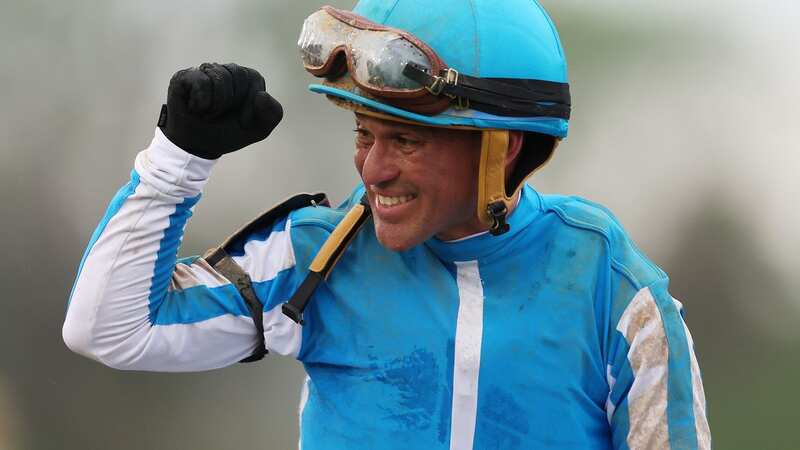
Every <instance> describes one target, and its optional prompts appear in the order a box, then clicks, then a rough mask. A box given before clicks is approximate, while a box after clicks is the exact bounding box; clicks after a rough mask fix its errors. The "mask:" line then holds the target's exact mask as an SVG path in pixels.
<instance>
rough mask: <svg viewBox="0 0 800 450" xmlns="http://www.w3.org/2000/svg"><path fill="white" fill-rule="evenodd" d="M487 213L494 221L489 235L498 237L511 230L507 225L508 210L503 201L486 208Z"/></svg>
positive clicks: (490, 204)
mask: <svg viewBox="0 0 800 450" xmlns="http://www.w3.org/2000/svg"><path fill="white" fill-rule="evenodd" d="M486 212H487V213H488V214H489V218H491V219H492V225H491V226H490V227H489V233H491V234H492V236H498V235H501V234H503V233H505V232H506V231H508V230H509V228H510V227H509V225H508V223H506V215H508V208H506V204H505V203H503V202H502V201H497V202H492V203H489V205H488V206H487V207H486Z"/></svg>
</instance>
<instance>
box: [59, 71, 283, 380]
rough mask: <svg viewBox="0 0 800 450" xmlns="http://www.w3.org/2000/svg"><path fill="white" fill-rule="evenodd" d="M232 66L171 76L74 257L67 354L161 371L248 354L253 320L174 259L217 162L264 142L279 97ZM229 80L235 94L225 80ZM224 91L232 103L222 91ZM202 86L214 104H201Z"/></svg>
mask: <svg viewBox="0 0 800 450" xmlns="http://www.w3.org/2000/svg"><path fill="white" fill-rule="evenodd" d="M240 69H242V68H239V67H238V66H235V65H229V66H219V65H203V66H201V68H200V69H189V70H187V71H181V72H178V73H177V74H176V75H175V76H174V77H173V80H172V81H171V83H170V90H169V95H168V107H169V114H170V118H169V119H168V120H167V115H166V112H167V111H166V108H165V110H164V111H162V118H161V119H160V121H159V125H161V127H162V128H161V129H160V130H159V129H157V130H156V136H155V138H154V139H153V142H152V144H151V145H150V147H149V148H148V149H147V150H145V151H143V152H141V153H140V154H139V155H138V156H137V158H136V165H135V170H134V171H133V173H132V176H131V181H130V182H129V183H128V184H127V185H126V186H124V187H123V188H122V189H121V190H120V191H119V192H118V194H117V196H116V197H115V198H114V200H112V202H111V205H110V206H109V209H108V211H107V213H106V216H105V217H104V218H103V220H102V221H101V223H100V225H99V226H98V228H97V230H96V231H95V233H94V234H93V236H92V239H91V241H90V244H89V247H88V248H87V250H86V254H85V255H84V258H83V260H82V261H81V266H80V269H79V273H78V278H77V280H76V282H75V286H74V287H73V292H72V294H71V296H70V304H69V306H68V310H67V317H66V320H65V323H64V329H63V336H64V340H65V342H66V343H67V345H68V346H69V347H70V348H71V349H73V350H74V351H76V352H78V353H81V354H84V355H86V356H89V357H91V358H93V359H96V360H98V361H100V362H102V363H104V364H107V365H109V366H112V367H118V368H125V369H140V370H164V371H182V370H204V369H211V368H216V367H221V366H224V365H228V364H231V363H233V362H236V361H239V360H241V359H242V358H244V357H246V356H248V355H249V354H250V353H251V352H252V351H253V349H254V347H255V345H256V342H257V340H256V332H255V327H254V326H253V322H252V319H251V318H250V317H249V313H248V310H247V306H246V304H245V302H244V301H243V299H242V298H241V296H240V295H239V293H238V291H237V290H236V289H235V288H234V287H233V286H232V285H231V284H230V283H229V282H228V281H227V280H226V279H225V278H224V277H222V276H221V275H220V274H218V273H217V272H216V271H214V270H213V269H212V268H211V267H210V266H209V265H208V264H207V263H205V261H203V260H202V259H194V260H192V261H185V262H181V263H178V262H177V260H176V255H177V250H178V246H179V244H180V241H181V238H182V234H183V228H184V226H185V224H186V221H187V220H188V218H189V216H191V210H192V208H193V206H194V205H195V204H196V203H197V201H198V200H199V198H200V192H201V190H202V187H203V186H204V184H205V182H206V180H207V178H208V174H209V172H210V170H211V167H212V166H213V164H214V159H216V158H218V157H219V156H221V155H222V154H224V153H227V152H231V151H235V150H238V149H239V148H242V147H244V146H246V145H248V144H249V143H252V142H256V141H258V140H261V139H263V138H264V137H266V136H267V135H268V134H269V132H270V131H271V130H272V128H274V126H275V125H277V122H278V121H279V120H280V115H281V114H280V109H279V108H280V106H278V107H277V108H278V109H277V110H276V108H275V107H274V105H275V104H277V102H275V101H274V100H273V99H272V98H271V97H269V99H268V101H265V100H264V99H265V96H267V97H268V95H267V94H266V93H265V92H263V86H264V80H263V78H261V76H260V75H258V73H257V72H255V71H252V69H246V70H244V69H242V70H240ZM215 71H216V72H215ZM220 71H224V72H225V73H226V74H227V75H223V76H220V74H219V73H217V72H220ZM253 74H254V75H253ZM237 76H238V82H239V85H238V87H239V89H238V90H237V89H236V86H230V85H229V84H230V83H234V84H235V82H236V81H237ZM219 83H222V84H223V85H222V86H220V85H219ZM226 83H228V84H226ZM242 83H244V85H245V87H246V88H248V89H241V88H242ZM226 87H227V88H228V89H227V90H226V91H225V92H228V93H235V94H236V95H234V97H236V98H232V97H226V96H225V95H224V92H223V94H219V93H220V92H222V91H223V89H222V88H226ZM259 87H260V88H261V90H260V91H259V89H258V88H259ZM210 90H214V91H215V92H216V93H217V95H216V96H212V97H213V98H214V99H215V101H214V102H206V104H204V105H202V100H203V99H204V98H205V99H206V100H208V97H209V95H208V94H209V91H210ZM220 103H223V104H222V105H220ZM192 105H194V106H192ZM198 105H200V106H198ZM192 108H194V110H192ZM204 125H205V126H204ZM162 130H163V132H162ZM165 135H166V136H165ZM167 136H168V137H169V138H167ZM198 136H200V137H205V139H202V140H198ZM175 144H179V145H175ZM182 148H187V149H190V150H191V153H189V152H187V151H184V150H182ZM201 156H202V157H201ZM284 250H285V248H284ZM261 256H264V257H268V258H273V259H274V260H275V264H276V265H278V266H280V265H281V264H284V263H286V259H287V258H288V257H289V256H290V255H288V254H287V253H286V252H285V251H283V252H282V250H281V248H278V249H277V250H275V251H267V252H266V253H265V254H263V255H261ZM241 258H244V259H246V258H247V255H246V254H243V255H241ZM245 266H246V264H245ZM249 269H252V267H245V270H249ZM254 275H256V274H254ZM264 298H265V297H264V295H263V294H262V295H261V299H262V301H263V299H264ZM265 318H267V315H266V314H265ZM268 323H269V322H268V321H265V325H266V324H268Z"/></svg>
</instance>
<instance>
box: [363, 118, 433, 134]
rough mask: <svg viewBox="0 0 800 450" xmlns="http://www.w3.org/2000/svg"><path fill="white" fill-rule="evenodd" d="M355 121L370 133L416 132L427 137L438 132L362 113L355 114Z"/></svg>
mask: <svg viewBox="0 0 800 450" xmlns="http://www.w3.org/2000/svg"><path fill="white" fill-rule="evenodd" d="M355 120H356V124H358V125H360V126H362V127H364V128H367V129H369V130H370V131H387V132H414V133H417V134H426V135H432V134H435V132H436V130H435V129H434V128H432V127H426V126H423V125H413V124H408V123H402V122H396V121H394V120H387V119H382V118H379V117H372V116H368V115H366V114H361V113H355ZM442 131H443V130H442Z"/></svg>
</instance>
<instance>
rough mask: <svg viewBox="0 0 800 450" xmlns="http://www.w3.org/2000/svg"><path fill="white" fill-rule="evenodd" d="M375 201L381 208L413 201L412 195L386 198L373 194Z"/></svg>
mask: <svg viewBox="0 0 800 450" xmlns="http://www.w3.org/2000/svg"><path fill="white" fill-rule="evenodd" d="M375 199H376V200H377V202H378V204H379V205H381V206H397V205H402V204H403V203H406V202H409V201H411V200H413V199H414V196H413V195H401V196H399V197H388V196H383V195H378V194H375Z"/></svg>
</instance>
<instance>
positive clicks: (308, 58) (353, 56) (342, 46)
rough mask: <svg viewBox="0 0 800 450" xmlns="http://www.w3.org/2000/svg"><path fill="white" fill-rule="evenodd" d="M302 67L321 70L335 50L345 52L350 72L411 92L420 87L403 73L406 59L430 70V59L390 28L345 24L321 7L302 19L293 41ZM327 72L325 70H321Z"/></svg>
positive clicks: (366, 81) (378, 86)
mask: <svg viewBox="0 0 800 450" xmlns="http://www.w3.org/2000/svg"><path fill="white" fill-rule="evenodd" d="M297 45H298V47H299V48H300V56H301V58H302V60H303V64H304V65H305V67H306V69H308V70H310V71H311V72H312V73H314V72H315V71H322V70H323V68H325V67H326V65H330V64H333V61H331V60H332V59H333V58H335V56H336V54H337V53H339V52H345V54H346V55H347V60H348V65H349V66H348V67H349V69H350V76H351V77H353V78H354V79H356V80H358V82H359V83H360V84H362V85H364V86H366V87H368V88H371V89H375V90H380V91H386V90H391V91H397V92H414V91H420V90H422V89H423V86H422V85H420V84H419V83H418V82H416V81H414V80H412V79H410V78H408V77H407V76H405V75H403V68H404V67H405V66H406V64H408V63H409V62H413V63H415V64H417V65H419V66H420V67H424V68H425V69H427V70H429V71H432V70H433V68H432V64H431V61H430V59H429V58H428V57H427V56H426V55H425V54H424V53H423V52H422V51H421V50H420V49H419V48H418V47H417V46H415V45H414V44H413V43H411V42H409V41H408V40H407V39H406V38H405V37H403V36H402V35H400V34H398V33H395V32H393V31H390V30H363V29H360V28H356V27H354V26H351V25H349V24H346V23H344V22H342V21H340V20H339V19H337V18H335V17H333V16H331V15H330V14H329V13H328V12H327V11H325V10H319V11H317V12H315V13H314V14H312V15H310V16H309V17H308V18H307V19H306V21H305V22H304V23H303V29H302V31H301V32H300V38H299V39H298V42H297ZM325 72H328V71H325Z"/></svg>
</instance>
